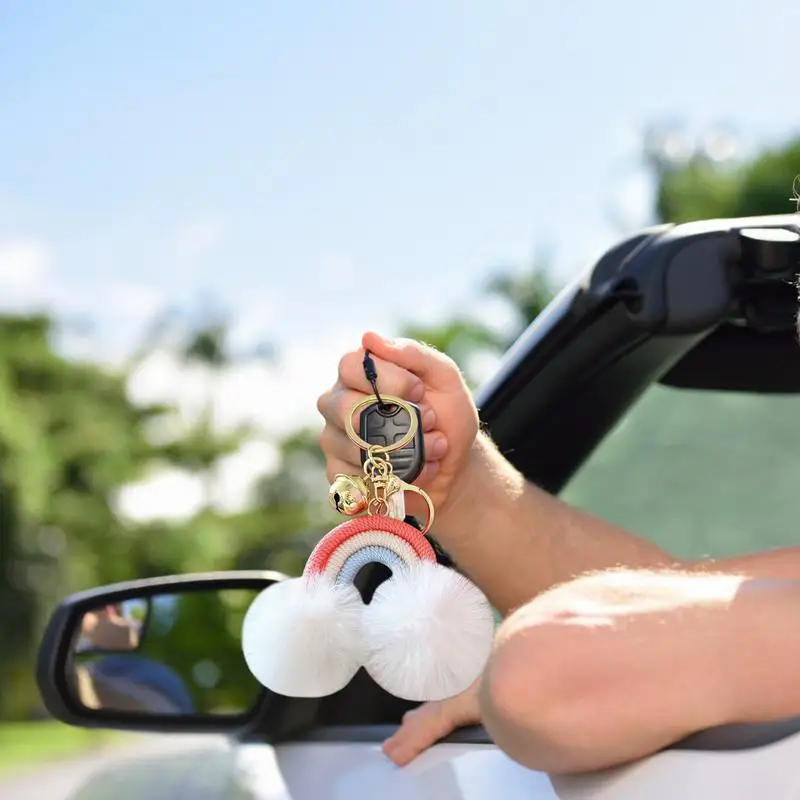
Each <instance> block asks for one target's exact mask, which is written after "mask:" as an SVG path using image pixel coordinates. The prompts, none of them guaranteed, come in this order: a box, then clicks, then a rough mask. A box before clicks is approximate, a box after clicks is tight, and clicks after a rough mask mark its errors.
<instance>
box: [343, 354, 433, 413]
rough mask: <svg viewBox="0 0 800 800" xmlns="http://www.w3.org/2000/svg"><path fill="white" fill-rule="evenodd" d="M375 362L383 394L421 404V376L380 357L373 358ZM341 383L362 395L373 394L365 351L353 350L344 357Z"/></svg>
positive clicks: (422, 393) (423, 385)
mask: <svg viewBox="0 0 800 800" xmlns="http://www.w3.org/2000/svg"><path fill="white" fill-rule="evenodd" d="M373 361H374V362H375V369H376V371H377V373H378V391H379V392H380V393H381V394H393V395H395V397H400V398H402V399H403V400H409V401H410V402H412V403H419V402H420V401H421V400H422V398H423V397H424V396H425V384H424V383H423V381H422V379H421V378H420V376H418V375H414V373H412V372H409V371H408V370H407V369H404V368H403V367H401V366H398V365H397V364H393V363H391V362H389V361H385V360H384V359H382V358H381V357H380V356H378V355H374V356H373ZM339 383H341V384H342V385H343V386H345V387H347V388H348V389H354V390H355V391H357V392H361V393H362V394H372V386H370V383H369V381H368V380H367V376H366V375H365V374H364V351H363V350H353V351H351V352H349V353H346V354H345V355H344V356H342V358H341V360H340V361H339Z"/></svg>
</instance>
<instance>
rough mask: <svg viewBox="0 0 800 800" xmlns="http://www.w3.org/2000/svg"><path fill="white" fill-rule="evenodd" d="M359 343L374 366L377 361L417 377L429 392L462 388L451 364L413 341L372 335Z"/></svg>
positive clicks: (435, 352) (459, 375)
mask: <svg viewBox="0 0 800 800" xmlns="http://www.w3.org/2000/svg"><path fill="white" fill-rule="evenodd" d="M361 343H362V346H363V347H364V348H365V349H367V350H369V351H370V352H372V353H373V355H374V357H375V363H376V366H377V364H378V359H380V360H381V362H382V363H385V364H387V365H391V366H394V367H397V368H400V369H403V370H404V371H406V372H409V373H411V374H412V375H415V376H417V377H419V378H421V379H422V381H423V382H424V383H425V385H427V386H428V387H430V388H432V389H439V390H442V391H447V390H452V389H457V388H461V387H462V386H463V383H464V379H463V377H462V375H461V371H460V370H459V369H458V367H457V366H456V364H455V362H454V361H453V360H452V359H451V358H450V357H448V356H446V355H445V354H444V353H440V352H439V351H438V350H436V349H435V348H433V347H430V346H429V345H426V344H422V343H421V342H416V341H414V340H413V339H394V340H391V339H384V338H383V337H382V336H380V335H379V334H377V333H373V332H369V333H365V334H364V336H363V337H362V339H361ZM378 374H379V375H380V374H381V373H380V367H379V368H378Z"/></svg>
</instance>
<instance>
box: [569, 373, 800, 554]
mask: <svg viewBox="0 0 800 800" xmlns="http://www.w3.org/2000/svg"><path fill="white" fill-rule="evenodd" d="M561 496H562V497H563V498H564V499H565V500H567V501H568V502H570V503H572V504H574V505H577V506H579V507H581V508H584V509H586V510H588V511H591V512H593V513H595V514H597V515H600V516H602V517H605V518H606V519H609V520H612V521H614V522H617V523H619V524H620V525H622V526H624V527H625V528H627V529H628V530H631V531H633V532H635V533H638V534H640V535H641V536H644V537H646V538H648V539H650V540H652V541H654V542H656V543H657V544H658V545H659V546H661V547H663V548H664V549H665V550H667V551H669V552H670V553H672V554H674V555H675V556H678V557H684V558H686V557H688V558H700V557H704V556H711V557H719V556H726V555H734V554H740V553H746V552H750V551H757V550H764V549H767V548H770V547H775V546H780V545H791V544H800V397H796V396H791V395H787V396H781V395H751V394H735V393H731V392H707V391H698V390H686V389H672V388H666V387H662V386H654V387H652V388H651V389H650V390H649V391H648V392H647V393H646V394H645V396H644V397H643V398H642V399H641V400H640V401H639V402H638V403H637V404H636V405H635V406H634V407H633V408H632V409H631V410H630V411H629V413H628V414H627V416H626V417H625V418H624V419H623V420H622V421H621V422H620V423H619V424H618V425H617V427H616V429H615V430H614V431H613V432H612V433H611V434H610V435H609V436H608V437H607V438H606V439H605V440H604V441H603V442H602V443H601V444H600V445H599V446H598V447H597V449H596V450H595V451H594V453H593V454H592V456H591V457H590V458H589V460H588V461H587V462H586V463H585V464H584V465H583V467H582V468H581V470H580V471H579V472H578V473H577V474H576V475H575V476H574V477H573V479H572V480H571V482H570V483H569V484H568V486H567V487H566V489H565V490H564V491H563V492H562V495H561Z"/></svg>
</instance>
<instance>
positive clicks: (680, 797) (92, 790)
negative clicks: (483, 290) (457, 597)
mask: <svg viewBox="0 0 800 800" xmlns="http://www.w3.org/2000/svg"><path fill="white" fill-rule="evenodd" d="M193 738H194V737H193ZM798 757H800V733H797V734H795V735H792V736H789V737H787V738H785V739H782V740H780V741H777V742H774V743H771V744H766V745H764V746H761V747H755V748H752V749H747V750H728V751H720V752H708V751H706V752H702V751H687V750H668V751H665V752H663V753H658V754H657V755H655V756H652V757H650V758H648V759H645V760H643V761H641V762H637V763H634V764H631V765H629V766H625V767H620V768H617V769H613V770H607V771H603V772H597V773H590V774H585V775H579V776H557V777H550V776H548V775H546V774H544V773H541V772H534V771H532V770H528V769H525V768H524V767H521V766H520V765H518V764H516V763H514V762H513V761H511V760H510V759H509V758H507V757H506V756H505V755H504V754H503V753H502V752H501V751H500V750H498V749H497V748H496V747H494V746H492V745H481V744H439V745H436V746H434V747H432V748H431V749H430V750H428V751H427V752H425V753H423V754H422V755H421V756H420V757H419V758H418V759H417V760H415V761H414V762H412V763H411V764H410V765H409V766H407V767H403V768H398V767H396V766H394V765H393V764H392V763H391V762H390V761H389V760H388V759H387V758H386V757H385V756H384V755H383V753H382V752H381V748H380V745H379V744H378V743H375V744H368V743H341V744H339V743H329V742H324V743H308V744H305V743H296V744H288V745H283V746H278V747H274V748H273V747H270V746H268V745H263V744H250V745H241V744H237V743H235V742H227V741H225V740H222V741H219V740H216V739H214V740H213V743H212V741H210V742H209V745H208V747H204V746H201V747H199V748H193V749H192V750H189V751H187V752H185V753H183V754H181V755H176V754H175V753H174V752H173V753H170V755H169V756H167V757H165V758H164V759H163V760H162V759H158V758H146V759H142V760H140V761H133V762H128V763H126V764H125V765H124V766H120V765H117V766H115V767H114V768H113V769H111V770H109V771H108V772H107V773H105V774H100V775H98V776H96V777H95V778H94V779H93V780H92V781H90V782H89V783H88V784H87V785H86V786H85V788H84V789H82V790H81V791H80V792H78V793H77V794H76V795H75V796H74V800H105V799H106V798H111V797H113V798H114V800H134V798H136V800H150V798H153V800H156V798H158V800H429V799H430V800H495V798H498V799H500V800H590V799H591V800H695V799H696V800H711V799H712V798H724V800H753V798H764V800H789V798H797V797H800V774H798V773H797V772H795V770H794V766H795V764H796V763H797V761H798Z"/></svg>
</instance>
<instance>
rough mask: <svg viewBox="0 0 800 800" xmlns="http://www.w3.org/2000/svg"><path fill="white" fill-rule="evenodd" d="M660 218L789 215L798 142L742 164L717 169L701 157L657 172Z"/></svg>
mask: <svg viewBox="0 0 800 800" xmlns="http://www.w3.org/2000/svg"><path fill="white" fill-rule="evenodd" d="M659 173H660V174H659V178H660V180H659V185H658V191H657V196H656V214H657V216H658V218H659V219H660V220H663V221H665V222H691V221H692V220H699V219H720V218H730V217H749V216H758V215H761V214H787V213H790V212H792V211H794V210H795V207H796V204H795V202H794V201H793V200H792V199H791V198H792V186H793V180H794V178H795V176H797V175H800V139H793V140H790V141H788V142H786V143H783V144H781V145H778V146H776V147H772V148H770V149H768V150H766V151H764V152H762V153H759V154H758V155H756V156H755V157H753V158H752V159H750V160H748V161H745V162H743V163H735V164H730V165H724V164H723V165H719V164H716V163H715V162H713V161H710V160H709V159H708V158H706V157H703V156H702V155H697V156H695V157H694V158H692V159H691V161H690V162H689V163H688V164H687V165H685V166H683V167H680V168H675V169H668V168H665V169H661V170H659Z"/></svg>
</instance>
